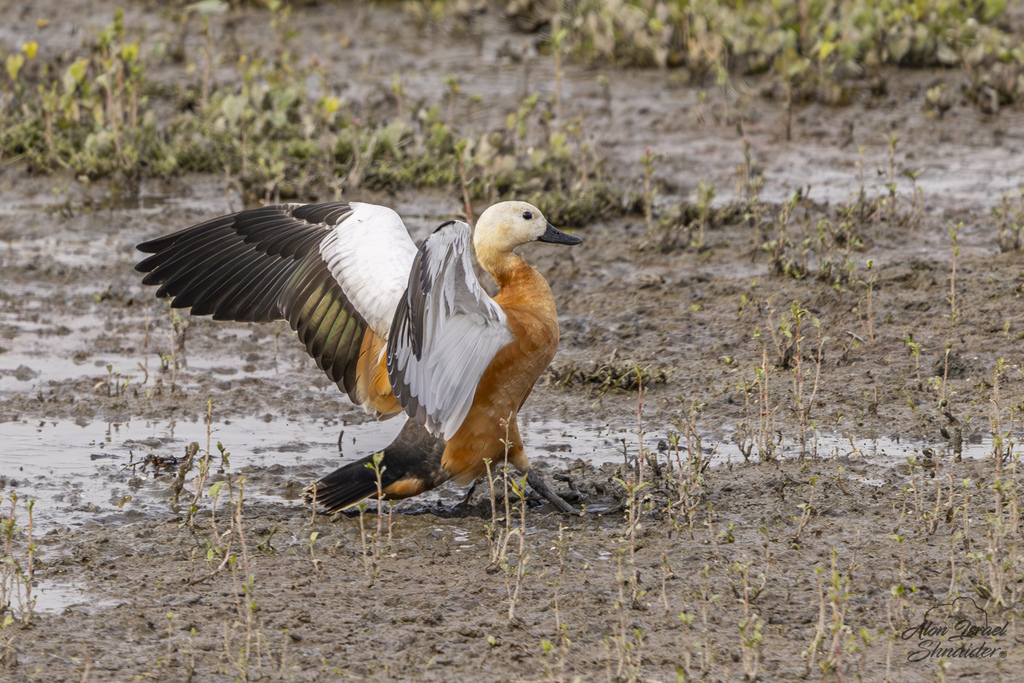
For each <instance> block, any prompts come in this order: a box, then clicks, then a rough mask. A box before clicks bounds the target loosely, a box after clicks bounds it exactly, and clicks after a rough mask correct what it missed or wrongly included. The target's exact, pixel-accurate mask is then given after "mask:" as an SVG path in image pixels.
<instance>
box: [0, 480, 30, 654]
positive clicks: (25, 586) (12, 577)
mask: <svg viewBox="0 0 1024 683" xmlns="http://www.w3.org/2000/svg"><path fill="white" fill-rule="evenodd" d="M5 501H6V502H8V503H10V510H9V511H8V513H7V515H6V516H4V517H2V518H0V539H2V541H3V556H2V557H0V623H2V625H3V631H6V630H7V627H8V626H10V625H11V623H12V622H13V621H14V620H17V622H18V623H19V624H20V625H21V626H22V627H27V626H28V625H29V624H30V623H31V621H32V616H33V613H34V610H35V605H36V597H35V596H33V595H32V589H33V581H34V580H35V579H34V574H35V553H36V545H35V540H34V538H33V530H34V525H35V516H34V513H33V510H34V508H35V501H34V500H28V501H26V502H24V503H23V504H22V505H23V506H24V510H25V514H26V515H27V516H28V522H27V524H26V525H25V526H22V525H20V524H18V521H19V517H20V514H21V513H20V511H19V505H18V494H16V493H12V494H10V495H9V496H7V497H6V499H5ZM6 652H7V648H6V647H4V649H3V650H2V651H0V660H4V662H3V663H6V659H7V656H8V655H7V654H6Z"/></svg>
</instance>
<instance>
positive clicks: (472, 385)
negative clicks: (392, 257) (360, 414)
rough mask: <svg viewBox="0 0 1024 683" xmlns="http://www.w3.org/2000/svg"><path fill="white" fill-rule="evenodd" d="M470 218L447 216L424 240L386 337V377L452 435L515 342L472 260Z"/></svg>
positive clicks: (428, 423)
mask: <svg viewBox="0 0 1024 683" xmlns="http://www.w3.org/2000/svg"><path fill="white" fill-rule="evenodd" d="M470 235H471V230H470V227H469V226H468V225H466V224H465V223H461V222H458V221H451V222H449V223H445V224H444V225H442V226H441V227H440V228H438V229H437V230H436V231H435V232H434V233H433V234H432V235H431V236H430V237H429V238H427V240H426V241H425V242H424V243H423V246H422V247H420V249H419V251H418V252H417V254H416V258H415V260H414V261H413V265H412V270H411V272H410V273H409V285H408V287H407V289H406V292H405V295H404V296H403V297H402V299H401V300H400V301H399V303H398V307H397V309H396V311H395V317H394V321H393V322H392V325H391V337H390V339H389V340H388V359H387V365H388V378H389V379H390V380H391V388H392V390H393V391H394V392H395V396H397V397H398V400H399V402H400V403H401V404H402V406H403V407H404V408H405V410H406V412H407V413H408V414H409V416H410V417H412V418H414V419H415V420H416V421H417V422H419V423H420V424H422V425H423V426H424V427H425V428H426V429H427V431H429V432H430V433H431V434H434V435H435V436H440V437H441V438H443V439H445V440H448V439H450V438H451V437H452V436H454V435H455V433H456V432H457V431H458V429H459V427H460V426H461V425H462V422H463V420H465V418H466V415H467V414H468V413H469V409H470V408H471V407H472V405H473V397H474V396H475V395H476V388H477V385H478V384H479V383H480V378H481V377H482V376H483V374H484V371H485V370H486V369H487V366H488V365H490V363H491V361H492V360H493V359H494V356H495V355H496V354H497V353H498V351H499V350H500V349H501V348H502V347H503V346H505V345H506V344H508V343H509V342H511V341H513V339H514V337H513V335H512V330H511V329H509V326H508V320H507V319H506V317H505V313H504V312H503V311H502V310H501V307H500V306H499V305H498V304H497V303H495V301H494V300H493V299H491V297H489V296H488V295H487V292H485V291H484V290H483V288H482V287H481V286H480V283H479V282H478V281H477V279H476V275H475V274H474V272H473V265H472V261H471V259H470V250H469V243H470Z"/></svg>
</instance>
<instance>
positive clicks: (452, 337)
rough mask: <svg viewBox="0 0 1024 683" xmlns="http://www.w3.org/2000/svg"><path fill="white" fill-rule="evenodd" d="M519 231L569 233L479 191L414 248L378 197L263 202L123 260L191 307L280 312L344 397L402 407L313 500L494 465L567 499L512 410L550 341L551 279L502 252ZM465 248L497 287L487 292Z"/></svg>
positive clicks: (479, 471) (375, 410)
mask: <svg viewBox="0 0 1024 683" xmlns="http://www.w3.org/2000/svg"><path fill="white" fill-rule="evenodd" d="M530 242H546V243H549V244H555V245H567V246H568V245H577V244H580V243H581V242H582V240H581V239H580V238H579V237H577V236H575V235H571V234H568V233H565V232H562V231H561V230H558V229H557V228H555V227H554V226H553V225H552V224H551V223H549V222H548V221H547V219H546V218H545V217H544V215H543V213H541V211H540V210H539V209H538V208H537V207H535V206H533V205H532V204H529V203H527V202H523V201H505V202H499V203H497V204H494V205H493V206H491V207H489V208H488V209H487V210H485V211H484V212H483V213H482V214H481V215H480V217H479V220H478V221H477V223H476V226H475V228H471V227H470V226H469V225H468V224H467V223H465V222H462V221H458V220H449V221H445V222H444V223H442V224H441V225H440V226H438V227H437V229H435V230H434V231H433V232H432V233H431V234H430V235H429V236H428V237H427V238H426V239H425V240H424V241H423V243H422V244H421V245H420V246H419V247H417V246H416V244H415V243H414V242H413V240H412V238H411V236H410V235H409V231H408V229H407V228H406V226H405V223H404V222H403V221H402V218H401V216H399V214H398V213H397V212H395V211H394V210H393V209H390V208H388V207H385V206H379V205H375V204H368V203H362V202H348V201H334V202H326V203H317V204H297V203H293V204H275V205H268V206H262V207H259V208H253V209H247V210H243V211H239V212H237V213H232V214H227V215H223V216H219V217H217V218H213V219H210V220H207V221H205V222H202V223H199V224H197V225H193V226H192V227H189V228H186V229H184V230H181V231H178V232H174V233H172V234H168V235H165V236H162V237H158V238H156V239H153V240H150V241H147V242H143V243H142V244H139V245H138V246H137V249H138V250H139V251H141V252H143V253H144V254H148V256H147V257H146V258H144V259H143V260H142V261H140V262H139V263H138V264H137V265H136V266H135V269H136V270H137V271H138V272H140V273H145V277H144V278H143V280H142V283H143V284H144V285H147V286H158V289H157V291H156V296H157V297H158V298H168V299H169V300H170V306H171V307H173V308H179V309H184V308H188V309H191V311H190V313H191V315H193V316H211V317H212V318H213V320H221V321H236V322H251V323H264V322H272V321H276V320H284V321H287V322H288V324H289V326H290V327H291V329H292V330H293V331H294V333H295V335H296V336H297V338H298V339H299V341H300V342H301V343H302V345H303V346H304V347H305V349H306V351H307V353H308V354H309V355H310V356H311V357H312V358H313V360H314V361H315V362H316V364H317V367H319V368H320V370H322V371H323V372H324V373H325V374H326V375H327V377H328V378H329V379H330V380H331V381H332V382H334V383H335V384H337V386H338V388H339V389H341V391H343V392H344V393H345V394H347V396H348V398H349V400H350V401H351V402H352V403H353V404H354V405H356V406H360V407H362V408H363V409H364V410H365V411H366V412H367V413H369V414H371V415H373V416H374V417H375V418H377V419H379V420H386V419H390V418H393V417H396V416H398V415H402V414H404V415H405V416H406V422H405V425H404V426H403V427H402V428H401V430H400V431H399V433H398V435H397V436H396V437H395V439H394V440H393V441H392V442H391V444H389V445H388V446H387V447H386V448H384V450H383V451H380V452H378V453H372V454H369V455H367V456H365V457H363V458H361V459H359V460H356V461H355V462H352V463H349V464H347V465H344V466H342V467H340V468H338V469H337V470H335V471H334V472H332V473H330V474H328V475H326V476H325V477H323V478H322V479H320V480H319V481H317V482H315V483H314V484H312V485H310V486H309V487H307V489H306V501H307V502H309V503H311V504H313V505H314V506H315V508H316V509H318V510H320V511H322V512H328V513H329V512H336V511H340V510H345V509H346V508H349V507H351V506H353V505H356V504H357V503H359V502H361V501H363V500H365V499H367V498H371V497H372V498H377V499H380V500H385V501H387V500H399V499H403V498H409V497H412V496H417V495H419V494H422V493H424V492H426V491H430V490H432V489H434V488H436V487H438V486H440V485H442V484H444V483H445V482H447V481H449V480H451V481H453V482H455V483H457V484H460V485H468V484H471V483H474V482H475V481H476V480H478V479H480V478H481V477H484V476H487V475H488V472H489V471H490V472H492V473H496V472H498V471H500V469H501V468H502V467H503V466H504V464H505V463H507V464H509V465H511V466H512V467H514V468H515V469H517V470H518V471H519V472H520V473H523V474H525V475H526V482H527V484H528V485H529V486H530V487H531V488H532V489H533V490H534V491H536V492H537V493H538V494H540V495H541V496H543V497H544V498H545V499H547V500H548V501H550V502H551V503H552V505H554V506H555V508H556V509H558V510H560V511H562V512H573V511H574V510H573V508H572V506H571V505H569V504H568V503H567V502H566V501H565V500H563V499H562V498H561V497H560V496H559V495H557V494H556V493H555V492H554V491H552V490H551V489H550V487H549V486H548V485H547V483H546V481H545V480H544V478H543V477H542V476H541V475H540V474H539V473H538V472H537V471H536V470H535V469H534V468H533V467H532V466H531V464H530V460H529V458H528V456H527V454H526V450H525V448H524V446H523V441H522V437H521V435H520V430H519V424H518V419H517V418H518V414H519V411H520V410H521V409H522V407H523V405H524V403H525V402H526V400H527V398H528V397H529V396H530V393H531V392H532V391H533V387H534V385H535V384H536V382H537V380H538V379H539V378H540V376H541V374H542V373H543V372H544V370H545V369H546V368H547V367H548V365H549V364H550V363H551V361H552V359H553V358H554V355H555V352H556V350H557V349H558V341H559V325H558V313H557V310H556V307H555V299H554V296H553V294H552V292H551V287H550V286H549V284H548V282H547V281H546V280H545V279H544V277H543V276H542V275H541V274H540V273H539V272H538V271H537V270H536V269H535V268H533V267H532V266H530V265H529V264H528V263H527V262H526V261H525V260H524V259H523V258H522V256H520V255H519V254H517V253H516V249H517V248H518V247H520V246H522V245H524V244H527V243H530ZM472 252H475V254H476V258H477V261H478V262H479V263H480V265H481V267H482V268H483V270H484V271H486V272H487V273H488V274H489V275H490V276H491V277H492V278H493V279H494V281H495V282H496V283H497V285H498V292H497V294H496V295H495V296H494V297H493V298H492V297H491V296H490V295H489V294H488V293H487V291H486V290H485V288H484V287H483V285H481V283H480V281H479V280H478V278H477V276H476V271H475V269H474V266H473V261H472V256H471V254H472Z"/></svg>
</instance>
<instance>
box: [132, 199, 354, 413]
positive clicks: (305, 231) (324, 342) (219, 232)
mask: <svg viewBox="0 0 1024 683" xmlns="http://www.w3.org/2000/svg"><path fill="white" fill-rule="evenodd" d="M351 211H352V209H351V208H350V207H349V205H348V204H347V203H346V202H329V203H325V204H281V205H274V206H264V207H261V208H258V209H250V210H248V211H241V212H239V213H235V214H231V215H228V216H220V217H218V218H214V219H211V220H208V221H205V222H203V223H200V224H198V225H194V226H192V227H190V228H186V229H184V230H180V231H178V232H175V233H172V234H170V235H165V236H163V237H158V238H156V239H154V240H150V241H148V242H144V243H142V244H140V245H139V246H138V249H139V251H142V252H144V253H147V254H152V256H149V257H148V258H146V259H144V260H143V261H142V262H140V263H139V264H138V265H136V266H135V269H136V270H138V271H139V272H142V273H147V275H146V277H145V279H143V284H146V285H160V288H159V290H157V296H160V297H171V306H173V307H174V308H191V309H192V314H193V315H212V316H213V318H214V320H234V321H237V322H270V321H273V320H287V321H288V323H289V325H291V328H292V329H293V330H294V331H295V332H296V333H297V334H298V337H299V339H300V341H301V342H302V344H303V345H304V346H305V347H306V350H307V351H308V352H309V354H310V356H312V357H313V359H314V360H316V363H317V365H318V366H319V367H320V368H321V369H322V370H323V371H324V372H325V373H326V374H327V376H328V377H329V378H330V379H331V381H333V382H336V383H337V384H338V386H339V387H341V388H342V389H343V390H345V391H346V392H347V393H348V394H349V395H350V396H351V395H352V394H353V390H354V389H355V385H356V376H355V375H356V363H357V361H358V359H359V350H360V347H361V345H362V341H363V335H364V334H365V332H366V327H367V324H366V320H365V319H364V318H363V317H362V316H361V315H360V314H359V312H358V311H356V310H355V309H354V308H353V306H352V304H351V302H350V301H349V300H348V298H347V297H346V296H345V294H344V292H342V290H341V286H340V285H339V284H338V282H337V280H336V279H335V278H334V276H333V275H332V274H331V272H330V269H329V268H328V267H327V264H326V263H325V262H324V260H323V258H322V256H321V255H320V249H319V247H320V243H321V242H322V241H323V239H324V238H325V237H327V235H328V234H329V233H330V231H331V230H332V229H333V228H334V226H335V225H337V223H338V222H339V221H341V220H343V219H344V218H345V217H346V216H348V215H349V214H350V213H351ZM353 399H355V397H354V396H353Z"/></svg>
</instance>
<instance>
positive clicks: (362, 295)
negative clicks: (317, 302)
mask: <svg viewBox="0 0 1024 683" xmlns="http://www.w3.org/2000/svg"><path fill="white" fill-rule="evenodd" d="M350 206H351V207H352V213H351V214H350V215H348V216H346V217H345V219H344V220H342V221H339V222H338V224H337V225H336V226H335V227H334V229H333V230H332V231H331V233H330V234H329V235H328V236H327V238H325V239H324V241H323V242H321V244H320V254H321V256H322V257H323V259H324V261H326V262H327V267H328V268H329V269H330V271H331V274H332V275H334V278H335V279H336V280H337V281H338V284H340V285H341V290H342V291H343V292H344V293H345V296H346V297H348V299H349V301H351V302H352V305H353V306H354V307H355V309H356V310H357V311H359V313H360V315H362V316H363V318H364V319H365V320H366V322H367V323H368V324H369V325H370V328H371V329H372V330H373V331H374V332H375V333H376V334H377V336H378V337H380V338H381V339H388V338H389V337H390V332H391V321H392V319H393V317H394V315H395V308H396V307H397V306H398V302H399V300H400V299H401V298H402V295H403V294H405V288H406V285H407V283H408V274H409V269H410V268H412V265H413V260H414V259H415V258H416V245H415V244H414V243H413V241H412V238H410V237H409V231H408V230H407V229H406V227H405V223H403V222H402V219H401V217H400V216H399V215H398V214H397V213H395V212H394V211H393V210H392V209H389V208H388V207H386V206H377V205H375V204H363V203H360V202H351V203H350Z"/></svg>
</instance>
